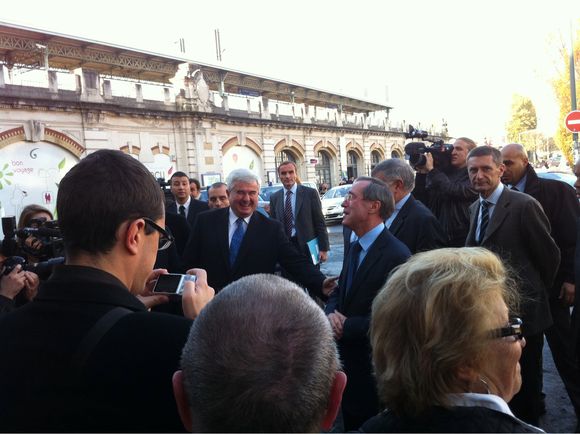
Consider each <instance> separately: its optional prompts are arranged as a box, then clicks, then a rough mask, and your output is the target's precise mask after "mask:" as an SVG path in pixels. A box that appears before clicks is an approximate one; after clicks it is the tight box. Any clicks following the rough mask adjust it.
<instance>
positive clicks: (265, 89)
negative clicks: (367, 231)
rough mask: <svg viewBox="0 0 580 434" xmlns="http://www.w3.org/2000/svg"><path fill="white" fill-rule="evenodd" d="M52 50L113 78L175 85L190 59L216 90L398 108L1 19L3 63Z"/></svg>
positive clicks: (53, 59) (65, 65) (349, 108)
mask: <svg viewBox="0 0 580 434" xmlns="http://www.w3.org/2000/svg"><path fill="white" fill-rule="evenodd" d="M47 51H48V64H49V67H50V68H52V69H61V70H68V71H73V70H74V69H76V68H81V67H82V68H86V69H92V70H95V71H97V72H98V73H99V74H103V75H109V76H112V77H123V78H129V79H134V80H142V81H151V82H158V83H165V84H170V79H172V78H173V77H175V75H176V73H177V71H178V67H179V65H182V64H185V63H188V64H189V70H190V72H193V71H195V70H197V69H200V70H201V71H202V72H203V75H204V77H205V79H206V82H207V83H208V85H209V87H210V89H212V90H214V91H220V90H223V91H225V92H227V93H234V94H241V95H249V96H263V97H266V98H270V99H273V100H278V101H286V102H296V103H303V104H307V105H312V106H319V107H329V108H337V109H341V110H342V111H344V112H347V113H348V112H354V113H361V112H362V113H369V112H373V111H387V112H388V111H389V110H391V108H392V107H389V106H386V105H383V104H377V103H374V102H371V101H365V100H361V99H358V98H351V97H348V96H345V95H339V94H336V93H331V92H328V91H323V90H320V89H314V88H309V87H305V86H301V85H298V84H294V83H289V82H285V81H280V80H276V79H273V78H268V77H262V76H259V75H255V74H250V73H246V72H241V71H236V70H233V69H228V68H223V67H221V66H216V65H210V64H204V63H199V62H192V61H189V60H187V59H182V58H176V57H170V56H165V55H162V54H157V53H150V52H147V51H139V50H134V49H131V48H127V47H122V46H117V45H112V44H106V43H103V42H98V41H92V40H89V39H82V38H75V37H72V36H67V35H62V34H59V33H54V32H47V31H44V30H39V29H33V28H29V27H24V26H19V25H15V24H10V23H5V22H0V62H2V63H4V64H5V65H7V66H8V67H12V66H15V65H16V66H23V67H32V68H42V67H44V66H45V64H44V62H45V60H44V59H45V55H46V53H47ZM222 83H223V89H221V85H222Z"/></svg>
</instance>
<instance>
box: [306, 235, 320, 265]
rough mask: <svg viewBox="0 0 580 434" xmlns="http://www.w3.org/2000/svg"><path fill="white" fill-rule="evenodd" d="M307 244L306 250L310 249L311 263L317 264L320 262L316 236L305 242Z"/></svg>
mask: <svg viewBox="0 0 580 434" xmlns="http://www.w3.org/2000/svg"><path fill="white" fill-rule="evenodd" d="M306 244H307V245H308V250H309V251H310V258H311V259H312V263H313V264H314V265H317V264H318V263H319V262H320V247H318V238H312V239H311V240H310V241H308V242H307V243H306Z"/></svg>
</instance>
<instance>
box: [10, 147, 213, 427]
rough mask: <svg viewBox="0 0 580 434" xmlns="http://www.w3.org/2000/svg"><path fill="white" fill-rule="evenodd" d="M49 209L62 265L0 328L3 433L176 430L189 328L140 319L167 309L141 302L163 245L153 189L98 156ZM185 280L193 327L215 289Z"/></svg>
mask: <svg viewBox="0 0 580 434" xmlns="http://www.w3.org/2000/svg"><path fill="white" fill-rule="evenodd" d="M57 210H58V217H59V224H60V228H61V230H62V232H63V237H64V245H65V252H66V263H65V265H63V266H60V267H59V268H57V269H55V271H54V273H53V275H52V276H51V277H50V279H49V280H48V281H47V282H46V283H45V284H44V285H43V287H42V288H41V290H40V292H39V294H38V296H37V297H36V298H35V300H34V301H32V302H31V303H28V304H27V305H26V306H23V307H22V308H20V309H18V310H17V311H15V312H13V313H10V314H7V315H5V316H3V317H2V318H1V319H0V347H1V348H2V349H3V351H2V352H3V356H2V357H0V420H2V429H3V430H5V431H19V432H45V431H62V432H65V431H66V432H72V431H76V432H87V431H91V432H112V431H114V432H127V431H132V432H134V431H140V432H177V431H182V430H183V426H182V425H181V422H180V419H179V417H178V414H177V411H176V410H175V405H174V403H173V397H172V396H173V395H172V390H171V377H172V374H173V371H174V370H175V368H176V366H177V364H178V361H179V357H180V353H181V348H182V346H183V344H184V342H185V340H186V338H187V335H188V333H189V329H190V326H191V319H188V318H183V317H179V316H175V315H166V314H160V313H153V312H149V311H148V308H149V307H151V306H153V305H155V304H158V303H162V302H164V301H167V296H166V295H152V294H151V292H150V290H151V288H152V287H153V285H154V283H155V281H156V279H157V277H158V275H159V274H162V273H166V271H165V270H156V271H155V272H152V268H153V264H154V262H155V258H156V256H157V251H158V250H162V249H165V248H167V247H168V246H169V245H170V244H171V241H172V237H171V236H170V235H169V234H168V233H167V232H166V230H165V228H164V226H165V219H164V206H163V195H162V192H161V190H160V189H159V186H158V185H157V183H156V182H155V179H154V178H153V177H152V175H151V174H150V173H149V171H148V170H147V169H146V168H145V166H143V165H142V164H141V163H140V162H138V161H137V160H135V159H134V158H132V157H131V156H129V155H126V154H123V153H122V152H119V151H111V150H101V151H97V152H95V153H93V154H91V155H89V156H88V157H86V158H84V159H83V160H81V162H80V163H78V164H77V165H76V166H75V167H73V168H72V169H71V170H70V171H69V172H68V173H67V175H66V176H65V177H64V178H63V179H62V181H61V183H60V186H59V194H58V200H57ZM191 273H192V274H195V275H196V277H197V281H196V282H195V283H194V282H186V283H185V286H184V291H183V297H182V299H183V310H184V313H185V315H186V316H187V317H189V318H194V317H195V316H196V315H197V313H199V311H200V310H201V308H202V307H203V306H204V305H205V303H206V302H207V301H208V300H209V299H211V297H212V296H213V289H212V288H210V287H208V286H207V277H206V275H205V272H204V271H203V270H191ZM31 409H34V414H33V416H32V417H31Z"/></svg>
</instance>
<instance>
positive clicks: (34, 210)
mask: <svg viewBox="0 0 580 434" xmlns="http://www.w3.org/2000/svg"><path fill="white" fill-rule="evenodd" d="M52 220H54V218H53V216H52V213H51V212H50V211H49V210H48V209H46V208H45V207H43V206H40V205H36V204H31V205H26V206H25V207H24V209H23V210H22V212H21V213H20V218H19V219H18V229H19V230H21V229H24V228H38V227H39V226H40V225H42V224H43V223H46V222H50V221H52ZM24 245H25V246H26V247H27V249H28V251H29V252H30V253H29V254H28V255H27V259H28V262H29V263H37V262H39V256H40V255H42V248H43V247H44V244H43V243H42V240H39V239H38V238H37V237H35V236H34V235H29V236H28V237H27V238H26V239H25V240H24Z"/></svg>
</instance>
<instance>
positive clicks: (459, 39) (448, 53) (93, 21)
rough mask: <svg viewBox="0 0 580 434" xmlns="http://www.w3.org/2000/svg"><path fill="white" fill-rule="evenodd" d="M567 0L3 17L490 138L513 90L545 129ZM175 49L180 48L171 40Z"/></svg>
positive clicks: (225, 4) (419, 0)
mask: <svg viewBox="0 0 580 434" xmlns="http://www.w3.org/2000/svg"><path fill="white" fill-rule="evenodd" d="M579 18H580V2H579V1H578V0H550V1H549V2H548V1H541V0H527V1H521V0H487V1H472V0H436V1H435V0H432V1H429V0H357V1H344V0H334V1H327V0H309V1H306V0H292V1H277V0H270V1H258V0H219V1H218V0H216V1H211V2H208V1H203V2H202V1H198V0H165V1H163V2H155V3H152V2H143V1H134V0H123V1H120V0H116V1H112V0H100V1H99V2H90V3H89V2H79V1H78V0H75V1H70V0H51V1H46V0H26V1H24V2H19V3H14V2H13V3H12V4H11V6H10V8H3V10H2V12H0V21H6V22H11V23H16V24H21V25H25V26H30V27H35V28H39V29H43V30H48V31H53V32H58V33H62V34H67V35H71V36H75V37H82V38H88V39H94V40H98V41H102V42H106V43H112V44H116V45H122V46H127V47H131V48H135V49H140V50H146V51H153V52H157V53H162V54H168V55H175V56H179V57H184V58H187V59H191V60H193V61H199V62H205V63H211V64H218V61H217V60H216V50H215V43H214V29H219V31H220V37H221V46H222V50H224V51H223V53H222V59H223V60H222V62H221V64H222V65H223V66H224V67H229V68H234V69H237V70H241V71H246V72H249V73H253V74H257V75H263V76H267V77H272V78H275V79H278V80H283V81H289V82H293V83H297V84H301V85H303V86H307V87H315V88H319V89H323V90H327V91H330V92H337V93H341V94H345V95H348V96H353V97H357V98H363V99H367V100H370V101H374V102H378V103H386V104H388V105H389V106H392V107H393V110H392V112H391V119H392V121H393V122H394V123H398V122H401V121H403V120H404V121H405V122H406V123H407V124H409V123H411V124H413V125H415V126H418V124H419V123H420V125H421V127H422V128H425V129H427V128H429V127H430V126H431V125H434V126H435V128H436V129H437V128H440V126H441V124H442V122H443V119H445V121H446V122H447V124H448V128H449V132H450V134H451V135H452V136H455V137H457V136H468V137H472V138H474V139H476V140H477V141H479V142H481V141H483V140H484V138H486V137H487V138H492V139H493V140H494V142H495V141H497V140H501V136H503V135H504V131H505V124H506V122H507V121H508V119H509V115H510V106H511V101H512V96H513V94H515V93H517V94H521V95H524V96H528V97H530V98H531V99H532V101H533V102H534V104H535V106H536V111H537V114H538V129H539V130H541V131H543V132H545V133H547V134H552V133H553V132H554V131H555V129H556V126H557V122H558V119H557V116H558V107H557V104H556V100H555V98H554V95H553V92H552V89H551V85H550V79H551V78H552V77H553V76H554V75H555V74H556V72H557V68H558V67H561V66H560V65H558V47H559V45H561V43H560V44H559V42H558V41H560V40H561V39H562V38H564V40H565V41H566V43H569V40H570V22H571V20H573V19H575V20H578V19H579ZM180 38H183V39H184V40H185V47H186V52H185V54H184V53H180V52H179V44H178V42H177V41H178V40H179V39H180Z"/></svg>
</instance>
